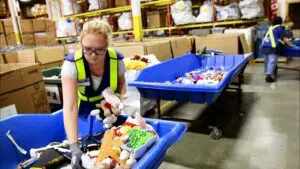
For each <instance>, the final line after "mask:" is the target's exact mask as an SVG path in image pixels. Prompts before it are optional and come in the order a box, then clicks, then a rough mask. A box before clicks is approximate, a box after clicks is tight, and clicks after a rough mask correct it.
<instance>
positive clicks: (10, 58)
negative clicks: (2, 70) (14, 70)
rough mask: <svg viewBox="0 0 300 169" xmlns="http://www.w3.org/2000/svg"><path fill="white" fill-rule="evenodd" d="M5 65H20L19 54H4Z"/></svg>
mask: <svg viewBox="0 0 300 169" xmlns="http://www.w3.org/2000/svg"><path fill="white" fill-rule="evenodd" d="M4 60H5V63H18V53H17V52H6V53H4Z"/></svg>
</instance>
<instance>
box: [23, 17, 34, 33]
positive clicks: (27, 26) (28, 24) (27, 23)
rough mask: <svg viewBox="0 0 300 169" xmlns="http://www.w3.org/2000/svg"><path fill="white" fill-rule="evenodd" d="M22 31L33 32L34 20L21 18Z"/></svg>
mask: <svg viewBox="0 0 300 169" xmlns="http://www.w3.org/2000/svg"><path fill="white" fill-rule="evenodd" d="M20 24H21V29H22V33H32V32H33V25H32V20H30V19H26V20H20Z"/></svg>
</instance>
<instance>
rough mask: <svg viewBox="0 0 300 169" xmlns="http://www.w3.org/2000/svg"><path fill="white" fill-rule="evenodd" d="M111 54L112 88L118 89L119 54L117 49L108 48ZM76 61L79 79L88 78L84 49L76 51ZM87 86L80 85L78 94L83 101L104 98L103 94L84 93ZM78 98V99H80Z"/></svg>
mask: <svg viewBox="0 0 300 169" xmlns="http://www.w3.org/2000/svg"><path fill="white" fill-rule="evenodd" d="M107 51H108V54H109V65H110V70H109V71H110V74H109V76H110V77H109V78H110V88H111V89H112V90H113V91H116V90H117V87H118V56H117V53H116V52H115V50H113V49H111V48H108V49H107ZM74 57H75V63H76V67H77V71H78V81H85V80H86V78H87V77H86V72H85V66H84V61H83V56H82V50H77V51H76V53H75V56H74ZM85 88H86V86H79V87H78V91H77V95H78V98H79V99H80V100H83V101H89V102H95V101H98V100H101V99H102V98H103V96H102V95H99V96H94V97H87V96H85V95H84V93H85ZM79 99H78V100H79Z"/></svg>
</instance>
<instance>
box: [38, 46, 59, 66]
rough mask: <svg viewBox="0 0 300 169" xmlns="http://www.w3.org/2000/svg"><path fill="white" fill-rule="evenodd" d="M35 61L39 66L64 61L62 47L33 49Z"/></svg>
mask: <svg viewBox="0 0 300 169" xmlns="http://www.w3.org/2000/svg"><path fill="white" fill-rule="evenodd" d="M35 56H36V61H37V62H38V63H40V64H46V63H53V62H57V61H63V60H64V47H63V46H54V47H39V48H36V49H35Z"/></svg>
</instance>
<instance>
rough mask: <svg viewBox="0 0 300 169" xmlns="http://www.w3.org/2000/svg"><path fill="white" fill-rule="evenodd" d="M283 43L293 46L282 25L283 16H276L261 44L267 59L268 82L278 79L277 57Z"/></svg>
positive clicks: (266, 78)
mask: <svg viewBox="0 0 300 169" xmlns="http://www.w3.org/2000/svg"><path fill="white" fill-rule="evenodd" d="M283 44H284V45H288V46H292V43H291V41H290V40H289V37H288V36H287V34H286V31H285V27H284V26H282V18H281V17H275V18H273V20H272V24H271V26H270V27H269V29H268V32H267V33H266V35H265V37H264V39H263V42H262V45H261V52H262V54H263V55H264V60H265V74H266V77H265V80H266V82H268V83H270V82H274V81H275V79H276V71H277V68H276V67H277V58H278V55H279V54H280V51H281V48H282V46H283Z"/></svg>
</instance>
